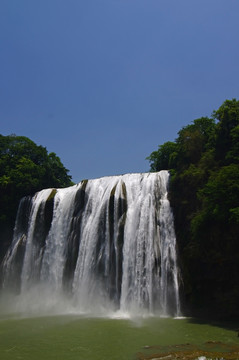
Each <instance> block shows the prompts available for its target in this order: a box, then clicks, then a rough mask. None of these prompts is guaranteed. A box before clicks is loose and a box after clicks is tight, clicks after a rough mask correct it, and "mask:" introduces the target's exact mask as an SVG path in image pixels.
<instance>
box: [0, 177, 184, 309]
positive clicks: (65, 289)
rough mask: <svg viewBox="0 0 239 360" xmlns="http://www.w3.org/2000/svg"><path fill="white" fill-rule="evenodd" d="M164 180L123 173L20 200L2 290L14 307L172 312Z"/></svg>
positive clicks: (174, 288)
mask: <svg viewBox="0 0 239 360" xmlns="http://www.w3.org/2000/svg"><path fill="white" fill-rule="evenodd" d="M168 181H169V174H168V172H167V171H160V172H159V173H146V174H126V175H122V176H112V177H104V178H100V179H95V180H88V181H87V180H84V181H82V182H81V183H79V184H78V185H75V186H72V187H70V188H66V189H47V190H42V191H41V192H39V193H37V194H36V195H35V196H34V197H33V198H29V197H27V198H24V199H22V201H21V203H20V206H19V211H18V215H17V220H16V225H15V229H14V238H13V242H12V246H11V248H10V249H9V251H8V253H7V255H6V256H5V259H4V263H3V269H4V281H3V288H5V289H7V288H10V287H15V290H17V291H18V304H20V305H19V309H21V308H24V307H25V308H26V309H29V307H31V308H32V305H33V304H34V307H33V309H37V307H39V308H41V307H42V308H43V309H44V308H45V309H47V308H49V309H56V308H59V311H67V310H68V311H79V312H84V313H85V312H91V313H92V312H93V313H99V312H102V311H103V312H110V311H117V310H118V311H120V312H122V313H129V314H135V315H140V314H142V313H149V314H152V313H160V314H162V315H176V316H177V315H179V312H180V304H179V295H178V293H179V285H178V268H177V259H176V239H175V233H174V225H173V215H172V211H171V209H170V204H169V201H168V198H167V186H168Z"/></svg>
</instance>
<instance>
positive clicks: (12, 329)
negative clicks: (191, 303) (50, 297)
mask: <svg viewBox="0 0 239 360" xmlns="http://www.w3.org/2000/svg"><path fill="white" fill-rule="evenodd" d="M234 327H235V326H228V328H226V327H225V326H222V325H209V324H204V323H203V322H196V321H194V320H193V319H173V318H156V317H152V318H145V319H142V318H135V319H122V318H119V319H115V318H91V317H88V318H87V317H84V316H77V315H65V316H48V317H46V316H42V317H35V318H32V317H29V318H27V317H25V318H23V317H16V316H12V317H8V318H4V317H1V320H0V359H1V360H11V359H12V360H13V359H14V360H16V359H24V360H28V359H29V360H34V359H37V360H39V359H44V360H51V359H56V360H63V359H64V360H107V359H110V360H136V359H139V358H142V356H145V357H147V356H150V354H152V353H155V352H157V353H158V352H160V351H163V352H165V351H167V350H169V349H170V346H171V345H180V344H188V345H187V346H189V344H190V346H195V347H196V346H201V347H203V346H204V345H205V343H208V344H214V347H217V344H218V343H219V342H220V343H223V344H226V345H227V346H231V345H239V338H238V337H237V332H236V331H235V328H234ZM225 350H227V349H226V348H225ZM225 359H226V356H225Z"/></svg>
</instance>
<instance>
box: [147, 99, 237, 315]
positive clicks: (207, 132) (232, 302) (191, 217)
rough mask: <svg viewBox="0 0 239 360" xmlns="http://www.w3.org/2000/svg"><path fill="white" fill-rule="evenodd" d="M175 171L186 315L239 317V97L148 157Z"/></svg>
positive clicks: (173, 187) (172, 194)
mask: <svg viewBox="0 0 239 360" xmlns="http://www.w3.org/2000/svg"><path fill="white" fill-rule="evenodd" d="M147 159H148V160H149V162H150V167H151V171H159V170H162V169H168V170H170V173H171V181H170V189H169V194H170V200H171V206H172V208H173V213H174V217H175V228H176V237H177V246H178V254H179V261H180V269H181V294H182V297H183V303H184V313H186V314H187V313H188V314H192V313H193V314H197V315H202V316H203V315H206V316H215V317H217V318H218V317H220V318H233V317H234V318H235V317H237V318H238V316H239V306H238V304H239V101H237V100H236V99H232V100H226V101H225V102H224V103H223V104H222V105H221V106H220V107H219V109H218V110H216V111H213V113H212V115H211V117H210V118H209V117H202V118H199V119H196V120H194V121H193V122H192V123H191V124H189V125H187V126H185V127H183V128H182V129H181V130H180V131H179V132H178V137H177V138H176V140H175V141H174V142H170V141H169V142H166V143H164V144H162V145H160V146H159V147H158V150H156V151H153V152H152V153H151V155H150V156H149V157H148V158H147Z"/></svg>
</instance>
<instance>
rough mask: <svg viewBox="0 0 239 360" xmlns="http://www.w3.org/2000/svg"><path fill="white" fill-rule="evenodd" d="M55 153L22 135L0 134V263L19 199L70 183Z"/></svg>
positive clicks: (9, 241) (7, 244) (8, 240)
mask: <svg viewBox="0 0 239 360" xmlns="http://www.w3.org/2000/svg"><path fill="white" fill-rule="evenodd" d="M68 173H69V170H67V169H66V168H65V167H64V165H63V164H62V162H61V160H60V158H59V157H58V156H57V155H56V154H55V153H54V152H51V153H48V151H47V149H46V148H45V147H43V146H41V145H40V146H38V145H36V144H35V143H34V142H33V141H32V140H30V139H29V138H27V137H25V136H16V135H14V134H12V135H9V136H3V135H0V262H1V260H2V258H3V256H4V254H5V252H6V250H7V248H8V246H9V245H10V243H11V239H12V235H13V228H14V222H15V218H16V214H17V208H18V205H19V202H20V200H21V198H22V197H23V196H30V195H33V194H34V193H35V192H37V191H39V190H42V189H44V188H48V187H57V188H60V187H67V186H70V185H72V184H73V183H72V181H71V176H70V175H69V174H68Z"/></svg>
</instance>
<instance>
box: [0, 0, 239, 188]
mask: <svg viewBox="0 0 239 360" xmlns="http://www.w3.org/2000/svg"><path fill="white" fill-rule="evenodd" d="M238 15H239V1H238V0H180V1H179V0H41V1H39V0H20V1H19V0H1V1H0V50H1V51H0V125H1V126H0V133H1V134H3V135H9V134H12V133H15V134H16V135H23V136H27V137H29V138H30V139H31V140H33V141H34V142H36V143H37V144H38V145H43V146H45V147H46V148H47V150H48V151H49V152H52V151H53V152H55V153H56V154H57V155H58V156H59V157H60V158H61V160H62V162H63V164H64V166H65V167H66V168H68V169H69V170H70V174H71V175H72V177H73V181H75V182H79V181H80V180H82V179H85V178H97V177H101V176H105V175H117V174H123V173H128V172H145V171H148V169H149V163H148V161H146V160H145V158H146V157H147V156H148V155H149V154H150V153H151V152H152V151H154V150H156V149H157V148H158V145H160V144H163V143H164V142H166V141H173V140H174V139H175V138H176V137H177V132H178V131H179V130H180V129H181V128H182V126H185V125H187V124H189V123H190V122H191V121H193V120H194V119H196V118H198V117H201V116H210V115H211V113H212V111H213V110H214V109H217V108H218V107H219V106H220V105H221V104H222V103H223V101H224V100H226V99H232V98H238V94H239V81H238V80H239V79H238V76H239V40H238V36H239V21H238Z"/></svg>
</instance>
